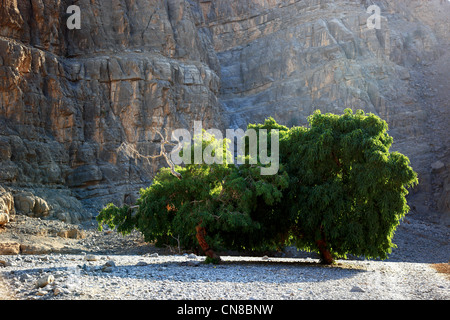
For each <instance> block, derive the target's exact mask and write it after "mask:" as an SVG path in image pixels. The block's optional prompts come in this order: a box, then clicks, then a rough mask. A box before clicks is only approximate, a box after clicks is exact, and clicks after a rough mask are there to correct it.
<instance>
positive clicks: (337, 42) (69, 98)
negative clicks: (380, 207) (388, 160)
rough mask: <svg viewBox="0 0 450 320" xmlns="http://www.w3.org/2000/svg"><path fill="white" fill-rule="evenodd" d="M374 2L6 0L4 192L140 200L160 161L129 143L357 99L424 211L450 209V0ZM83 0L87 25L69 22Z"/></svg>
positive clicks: (1, 11)
mask: <svg viewBox="0 0 450 320" xmlns="http://www.w3.org/2000/svg"><path fill="white" fill-rule="evenodd" d="M374 3H375V4H377V5H379V6H380V8H381V15H382V17H381V29H378V30H377V29H375V30H370V29H368V28H367V23H366V22H367V18H368V17H369V16H370V14H367V13H366V9H367V7H368V6H369V5H370V4H372V1H344V0H342V1H331V0H297V1H295V0H290V1H289V0H278V1H275V0H265V1H263V0H249V1H231V0H217V1H205V0H196V1H194V0H166V1H163V0H160V1H144V0H114V1H100V0H91V1H88V0H80V1H69V0H60V1H50V0H31V1H14V0H3V1H2V2H1V4H2V5H1V7H0V16H1V19H0V80H1V81H0V184H1V185H2V186H3V187H4V188H5V190H4V191H5V192H4V193H3V194H5V195H6V194H9V195H12V197H13V198H14V200H16V206H15V208H16V209H19V207H20V208H22V207H21V206H23V205H22V203H28V207H31V208H29V209H28V210H29V211H30V212H38V213H34V214H36V215H42V216H48V215H50V216H56V217H58V218H60V219H64V220H66V221H73V222H76V221H79V220H82V219H86V218H89V217H90V216H91V215H92V214H95V212H96V211H97V210H98V209H99V208H101V207H102V206H103V205H104V204H105V203H107V202H112V201H114V202H116V203H117V204H121V203H123V202H127V201H130V202H132V201H133V198H134V197H136V191H137V190H138V189H139V188H140V187H145V186H147V185H148V184H149V183H150V181H151V178H152V175H153V174H154V173H155V171H156V170H157V168H158V166H160V165H161V164H160V163H159V161H157V160H155V161H153V162H152V163H150V164H148V163H146V162H142V161H139V160H133V159H129V158H127V157H126V156H124V155H123V154H121V153H120V152H117V148H118V147H119V145H120V144H121V143H122V142H127V143H129V144H131V145H133V146H135V147H136V149H138V150H139V151H141V152H142V153H146V154H155V153H158V152H159V151H158V142H159V136H158V135H157V133H156V132H157V131H161V132H164V130H168V132H170V131H171V130H172V129H176V128H188V129H190V128H192V127H193V121H194V120H201V121H203V126H204V127H205V128H208V127H209V128H211V127H215V128H220V129H224V128H228V127H242V128H245V127H246V125H247V123H248V122H256V121H262V120H263V119H264V118H265V117H267V116H274V117H275V118H276V119H277V120H278V121H279V122H282V123H285V124H287V125H297V124H305V121H306V117H307V116H308V115H310V114H311V113H312V112H313V110H315V109H321V110H322V112H335V113H339V112H341V111H342V110H343V109H345V108H347V107H350V108H353V109H358V108H362V109H364V110H365V111H367V112H374V113H376V114H378V115H379V116H381V117H382V118H384V119H386V120H387V121H388V123H389V125H390V133H391V135H393V136H394V139H395V141H396V143H395V148H396V149H398V150H400V151H401V152H403V153H405V154H406V155H408V156H409V157H410V159H411V160H412V164H413V166H414V168H415V169H416V170H417V171H418V172H419V173H420V180H421V185H420V187H418V188H417V190H414V192H413V193H414V194H412V196H411V203H412V204H413V206H414V207H415V210H417V211H421V212H441V213H442V212H450V204H449V198H450V181H449V179H450V177H449V174H448V169H447V168H448V167H449V166H450V163H449V158H450V157H449V152H448V148H447V147H448V145H449V138H448V134H447V130H448V128H449V127H450V126H449V123H448V121H449V120H448V119H449V117H448V115H449V111H448V109H449V105H448V102H447V101H448V99H447V98H448V96H446V94H447V92H448V91H449V88H450V84H449V82H448V80H447V79H446V73H445V69H444V68H446V65H447V63H446V62H448V61H449V60H448V59H447V58H448V57H449V55H448V54H447V53H446V50H445V49H446V46H447V45H448V44H449V43H450V35H449V33H448V30H449V26H450V23H449V20H448V18H447V15H448V14H450V8H449V7H450V5H448V6H446V5H440V4H439V1H374ZM72 4H76V5H78V6H79V7H80V9H81V29H79V30H77V29H74V30H69V29H68V28H67V26H66V20H67V18H68V16H69V14H66V9H67V8H68V7H69V6H70V5H72ZM441 80H442V81H441ZM39 199H41V200H42V201H44V202H45V203H46V204H47V207H48V208H47V209H46V208H45V206H43V204H42V201H41V200H39ZM25 206H27V205H26V204H25ZM35 206H38V207H37V208H36V209H34V207H35ZM28 207H27V208H28ZM23 210H25V209H23ZM23 210H22V209H21V210H16V211H18V212H19V211H23Z"/></svg>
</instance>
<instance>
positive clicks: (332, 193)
mask: <svg viewBox="0 0 450 320" xmlns="http://www.w3.org/2000/svg"><path fill="white" fill-rule="evenodd" d="M308 120H309V126H308V127H293V128H287V127H285V126H282V125H279V124H277V123H276V121H275V120H274V119H273V118H269V119H267V120H266V121H265V122H264V123H263V124H250V125H249V126H248V128H252V129H256V130H257V129H267V130H270V129H277V130H278V131H279V142H280V164H281V166H280V170H279V172H278V173H277V174H275V175H271V176H264V175H261V174H260V166H261V164H260V163H258V164H256V165H249V164H244V165H241V166H236V165H234V164H227V163H224V164H212V165H206V164H192V165H186V166H185V167H183V168H181V167H176V168H174V167H173V166H171V168H170V169H169V168H164V169H161V171H160V172H159V173H158V175H157V176H156V177H155V179H154V181H153V184H152V185H151V186H150V187H149V188H147V189H145V190H141V192H140V193H141V196H140V198H139V200H138V202H137V206H136V208H137V210H136V209H132V208H130V207H127V206H125V207H122V208H117V207H116V206H114V205H108V206H107V207H106V208H105V209H103V210H102V211H101V212H100V214H99V216H98V217H97V220H98V221H99V225H100V227H101V226H102V225H103V224H107V225H109V226H110V227H112V228H114V227H116V228H117V230H118V231H119V232H122V233H127V232H129V231H131V230H133V229H138V230H140V231H141V232H142V233H143V234H144V236H145V239H146V240H147V241H155V240H156V243H157V244H167V243H169V244H170V243H172V244H174V241H175V239H176V241H177V243H178V244H181V245H182V246H183V247H185V248H200V249H202V250H203V251H204V252H205V254H206V255H207V256H208V257H210V258H212V259H215V260H218V259H219V257H218V256H217V255H216V254H215V252H214V250H212V248H215V249H237V250H244V249H245V250H260V249H267V248H276V247H278V248H281V247H283V246H285V245H292V244H295V245H296V246H297V248H299V249H302V250H309V251H316V252H319V253H320V255H321V258H322V261H323V262H324V263H332V262H333V259H334V258H336V257H345V256H346V255H347V254H353V255H357V256H360V255H364V256H365V257H367V258H382V259H385V258H387V256H388V254H389V253H390V252H391V250H392V248H394V247H395V245H394V244H393V243H392V237H393V235H394V232H395V230H396V228H397V226H398V224H399V222H400V220H401V219H402V217H403V216H404V215H405V214H406V213H407V212H408V210H409V207H408V205H407V202H406V195H407V194H408V190H407V188H408V187H412V186H414V185H415V184H416V183H417V182H418V180H417V174H416V173H415V172H414V171H413V170H412V168H411V167H410V163H409V160H408V158H407V157H406V156H404V155H402V154H400V153H398V152H390V151H389V149H390V147H391V145H392V142H393V139H392V137H390V136H389V135H388V133H387V130H388V126H387V123H386V122H385V121H383V120H382V119H380V118H379V117H377V116H375V115H373V114H365V113H364V112H363V111H360V110H359V111H357V112H356V113H353V112H352V111H351V110H350V109H346V110H345V113H344V114H343V115H340V116H339V115H334V114H321V113H320V111H316V112H315V113H314V114H313V115H311V116H310V117H309V118H308ZM257 131H258V130H257ZM269 132H270V131H269ZM267 140H268V142H269V143H270V141H271V139H270V138H268V139H267ZM201 143H202V148H203V149H204V148H206V147H207V146H208V145H210V144H215V143H219V144H222V145H223V144H225V143H226V141H218V140H215V139H213V138H212V139H211V138H208V139H206V140H201ZM214 150H216V149H214ZM268 150H271V148H270V147H269V148H268ZM247 156H248V149H247ZM223 158H224V159H226V155H224V157H223Z"/></svg>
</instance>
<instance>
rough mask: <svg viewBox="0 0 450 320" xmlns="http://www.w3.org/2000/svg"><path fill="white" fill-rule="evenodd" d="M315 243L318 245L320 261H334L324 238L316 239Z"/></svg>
mask: <svg viewBox="0 0 450 320" xmlns="http://www.w3.org/2000/svg"><path fill="white" fill-rule="evenodd" d="M316 243H317V246H318V247H319V251H320V258H321V260H322V263H324V264H332V263H333V262H334V259H333V257H332V256H331V252H330V250H328V249H327V243H326V242H325V240H317V241H316Z"/></svg>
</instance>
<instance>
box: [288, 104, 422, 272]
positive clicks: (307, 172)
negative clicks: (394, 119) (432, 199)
mask: <svg viewBox="0 0 450 320" xmlns="http://www.w3.org/2000/svg"><path fill="white" fill-rule="evenodd" d="M308 121H309V128H304V127H294V128H292V129H291V130H290V131H289V133H288V134H286V135H285V136H284V139H283V140H282V141H281V142H280V149H281V151H280V153H281V155H282V160H281V161H282V163H285V165H286V171H287V172H288V174H289V176H290V178H291V182H290V187H289V189H288V191H287V194H286V197H287V198H288V199H289V200H288V201H283V203H286V204H287V207H285V208H283V209H282V210H290V211H291V217H292V219H293V221H292V223H293V224H292V235H293V237H294V241H295V244H296V245H297V247H299V248H302V249H309V250H314V251H319V252H320V254H321V258H322V260H323V261H324V262H325V263H331V262H332V261H333V257H345V256H346V254H349V253H350V254H353V255H357V256H360V255H364V256H365V257H367V258H381V259H385V258H387V255H388V254H389V253H390V252H391V250H392V248H393V247H395V245H394V244H393V243H392V241H391V240H392V237H393V235H394V231H395V229H396V227H397V226H398V224H399V222H400V219H401V218H403V216H404V215H405V214H406V213H407V212H408V211H409V207H408V205H407V202H406V195H407V194H408V190H407V188H408V187H412V186H413V185H414V184H416V183H417V182H418V180H417V174H416V173H415V172H414V171H413V170H412V168H411V167H410V165H409V159H408V158H407V157H406V156H404V155H402V154H400V153H398V152H390V151H389V149H390V147H391V145H392V142H393V139H392V137H390V136H389V135H388V133H387V130H388V125H387V123H386V122H385V121H383V120H382V119H380V118H379V117H377V116H375V115H374V114H367V115H366V114H364V112H363V111H361V110H358V111H357V112H356V113H353V112H352V111H351V110H350V109H346V110H345V113H344V114H343V115H341V116H338V115H334V114H321V113H320V111H316V112H315V113H314V114H313V115H312V116H310V117H309V119H308Z"/></svg>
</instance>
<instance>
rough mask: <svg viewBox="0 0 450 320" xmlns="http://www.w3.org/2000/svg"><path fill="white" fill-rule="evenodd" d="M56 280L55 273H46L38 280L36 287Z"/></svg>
mask: <svg viewBox="0 0 450 320" xmlns="http://www.w3.org/2000/svg"><path fill="white" fill-rule="evenodd" d="M54 281H55V277H54V276H53V275H51V274H50V275H45V276H43V277H41V278H39V279H38V280H37V282H36V287H38V288H42V287H45V286H46V285H48V284H50V283H53V282H54Z"/></svg>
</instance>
